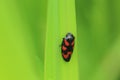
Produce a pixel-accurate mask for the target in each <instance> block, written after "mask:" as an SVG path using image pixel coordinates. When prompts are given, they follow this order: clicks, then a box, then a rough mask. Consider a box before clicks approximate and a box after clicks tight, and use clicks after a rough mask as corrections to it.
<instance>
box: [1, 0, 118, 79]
mask: <svg viewBox="0 0 120 80" xmlns="http://www.w3.org/2000/svg"><path fill="white" fill-rule="evenodd" d="M47 2H48V1H47V0H0V80H43V77H44V75H43V72H44V43H45V33H46V18H47ZM119 5H120V1H119V0H76V20H77V35H78V36H77V37H78V55H79V56H78V57H79V70H78V71H79V80H120V6H119Z"/></svg>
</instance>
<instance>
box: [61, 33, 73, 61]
mask: <svg viewBox="0 0 120 80" xmlns="http://www.w3.org/2000/svg"><path fill="white" fill-rule="evenodd" d="M74 40H75V37H74V36H73V34H71V33H67V35H66V37H65V38H63V41H62V45H61V52H62V57H63V59H64V60H65V61H66V62H69V61H70V59H71V56H72V53H73V49H74V44H75V42H74Z"/></svg>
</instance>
